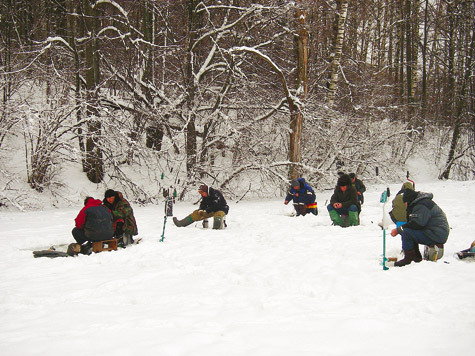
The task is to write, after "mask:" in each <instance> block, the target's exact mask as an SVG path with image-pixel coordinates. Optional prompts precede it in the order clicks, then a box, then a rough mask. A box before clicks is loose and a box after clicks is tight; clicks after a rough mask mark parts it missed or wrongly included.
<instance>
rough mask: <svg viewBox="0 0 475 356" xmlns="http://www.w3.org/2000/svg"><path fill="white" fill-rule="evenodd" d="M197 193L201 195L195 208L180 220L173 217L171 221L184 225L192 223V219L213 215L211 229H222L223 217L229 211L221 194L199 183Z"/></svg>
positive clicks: (224, 224)
mask: <svg viewBox="0 0 475 356" xmlns="http://www.w3.org/2000/svg"><path fill="white" fill-rule="evenodd" d="M198 193H200V195H201V198H202V199H201V203H200V206H199V208H198V209H197V210H195V211H193V212H192V213H191V214H190V215H188V216H187V217H185V218H184V219H182V220H178V219H177V218H176V217H174V218H173V222H174V223H175V225H176V226H178V227H185V226H188V225H190V224H191V223H193V222H194V221H200V220H204V219H208V218H211V217H213V229H217V230H220V229H223V228H225V227H226V223H225V218H226V214H227V213H228V212H229V206H228V204H227V203H226V199H224V196H223V194H222V193H221V192H220V191H219V190H217V189H213V188H211V187H208V186H207V185H206V184H202V185H200V187H199V188H198Z"/></svg>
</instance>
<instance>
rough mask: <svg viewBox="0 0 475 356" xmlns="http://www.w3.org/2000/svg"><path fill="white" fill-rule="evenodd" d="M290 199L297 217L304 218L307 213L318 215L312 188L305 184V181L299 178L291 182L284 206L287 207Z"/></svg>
mask: <svg viewBox="0 0 475 356" xmlns="http://www.w3.org/2000/svg"><path fill="white" fill-rule="evenodd" d="M290 199H292V200H293V202H294V209H295V211H296V212H297V216H299V215H302V216H305V215H306V214H308V213H312V214H313V215H317V214H318V209H317V203H316V202H315V199H316V196H315V192H314V191H313V189H312V187H311V186H309V185H308V184H307V183H306V182H305V179H303V178H299V179H297V180H292V182H291V184H290V190H289V193H288V194H287V196H286V197H285V201H284V204H285V205H287V204H288V203H289V201H290Z"/></svg>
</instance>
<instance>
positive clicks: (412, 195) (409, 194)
mask: <svg viewBox="0 0 475 356" xmlns="http://www.w3.org/2000/svg"><path fill="white" fill-rule="evenodd" d="M416 198H417V192H415V191H413V190H411V189H406V190H405V191H404V194H403V195H402V201H403V202H404V203H411V202H412V201H413V200H414V199H416Z"/></svg>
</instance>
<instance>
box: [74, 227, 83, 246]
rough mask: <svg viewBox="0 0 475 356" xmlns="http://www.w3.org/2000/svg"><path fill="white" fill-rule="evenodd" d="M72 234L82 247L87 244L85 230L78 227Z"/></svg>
mask: <svg viewBox="0 0 475 356" xmlns="http://www.w3.org/2000/svg"><path fill="white" fill-rule="evenodd" d="M72 234H73V237H74V239H75V240H76V242H77V243H78V244H80V245H82V244H83V243H85V242H87V239H86V235H85V233H84V230H83V229H78V228H77V227H75V228H74V229H73V231H72Z"/></svg>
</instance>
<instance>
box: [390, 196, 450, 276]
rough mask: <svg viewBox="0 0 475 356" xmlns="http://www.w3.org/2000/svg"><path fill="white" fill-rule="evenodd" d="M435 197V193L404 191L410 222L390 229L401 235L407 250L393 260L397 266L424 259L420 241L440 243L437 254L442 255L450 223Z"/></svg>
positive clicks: (392, 232) (434, 244)
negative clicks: (434, 199)
mask: <svg viewBox="0 0 475 356" xmlns="http://www.w3.org/2000/svg"><path fill="white" fill-rule="evenodd" d="M433 197H434V196H433V194H432V193H424V192H415V191H413V190H410V189H406V190H405V191H404V194H403V196H402V201H403V203H405V204H406V207H407V211H406V215H407V222H406V223H405V224H404V225H401V226H399V227H397V228H396V229H393V230H392V231H391V236H396V235H398V234H400V235H401V240H402V249H403V250H404V258H403V259H401V260H399V261H397V262H395V263H394V265H395V266H396V267H402V266H406V265H408V264H410V263H411V262H412V261H414V262H420V261H422V255H421V252H420V251H419V244H422V245H426V246H429V247H432V246H437V248H438V253H439V257H438V258H440V257H442V256H443V251H444V250H443V249H444V244H445V243H446V242H447V239H448V237H449V232H450V227H449V223H448V221H447V217H446V215H445V213H444V212H443V211H442V209H441V208H440V207H439V206H438V205H437V204H436V203H435V202H434V201H433V200H432V198H433Z"/></svg>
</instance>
